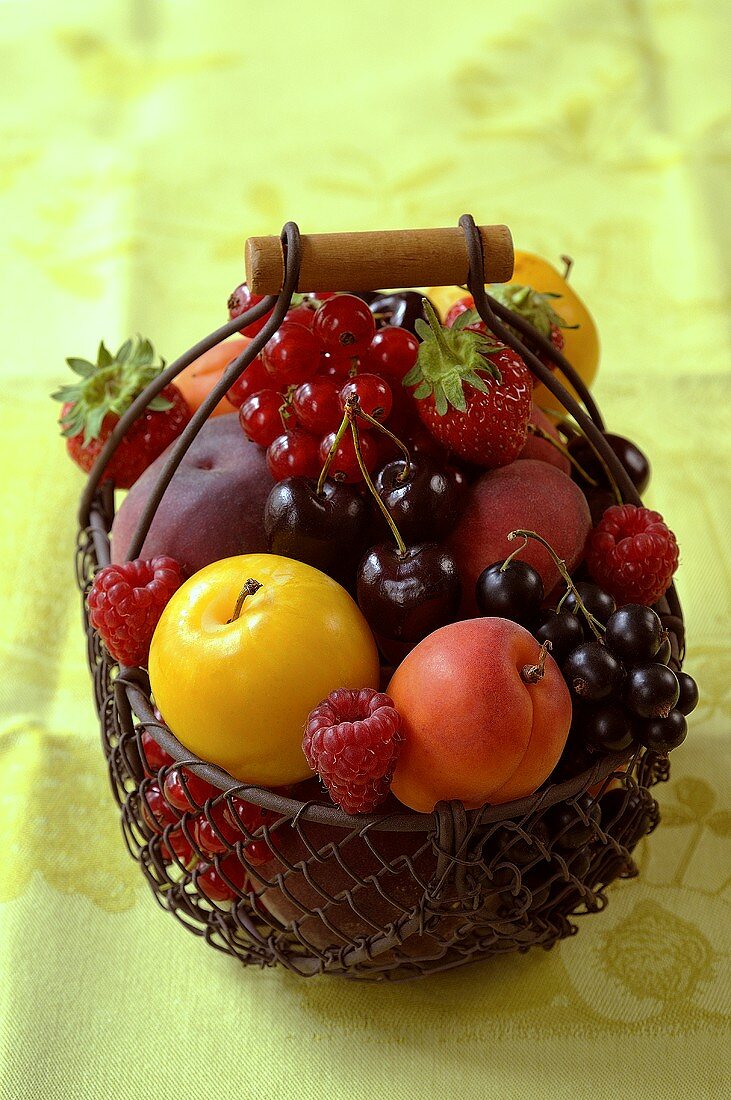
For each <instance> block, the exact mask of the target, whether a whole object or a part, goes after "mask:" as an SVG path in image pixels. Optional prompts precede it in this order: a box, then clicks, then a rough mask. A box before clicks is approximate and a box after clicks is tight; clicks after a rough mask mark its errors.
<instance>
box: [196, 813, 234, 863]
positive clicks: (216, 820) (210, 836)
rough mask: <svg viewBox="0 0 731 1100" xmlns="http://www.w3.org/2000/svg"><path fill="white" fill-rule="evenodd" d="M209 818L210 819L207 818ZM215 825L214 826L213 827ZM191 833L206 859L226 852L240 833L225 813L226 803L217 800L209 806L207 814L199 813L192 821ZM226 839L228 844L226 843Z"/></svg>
mask: <svg viewBox="0 0 731 1100" xmlns="http://www.w3.org/2000/svg"><path fill="white" fill-rule="evenodd" d="M209 818H210V820H209ZM214 826H215V828H214ZM193 835H194V836H195V839H196V843H197V845H198V847H199V848H200V850H201V851H202V852H203V854H204V856H205V857H206V858H207V859H213V857H214V856H216V855H220V854H221V852H227V851H229V849H230V848H231V847H232V846H233V845H234V844H236V842H237V841H239V840H241V833H240V832H239V830H238V829H237V828H236V827H235V826H234V825H232V824H231V822H230V821H229V819H228V817H227V815H226V805H225V803H223V802H219V803H217V804H216V805H214V806H211V808H210V810H209V812H208V814H200V815H199V816H198V817H197V818H196V819H195V821H194V822H193ZM226 841H228V844H227V843H226Z"/></svg>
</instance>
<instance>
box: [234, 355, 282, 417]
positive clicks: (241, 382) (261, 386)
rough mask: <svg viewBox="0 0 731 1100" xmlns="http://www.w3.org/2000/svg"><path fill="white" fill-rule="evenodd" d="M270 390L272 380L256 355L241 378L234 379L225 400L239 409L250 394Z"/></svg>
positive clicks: (259, 357)
mask: <svg viewBox="0 0 731 1100" xmlns="http://www.w3.org/2000/svg"><path fill="white" fill-rule="evenodd" d="M271 388H272V380H271V378H270V376H269V373H268V372H267V369H266V367H265V366H264V364H263V363H262V361H261V356H260V355H257V357H256V359H253V360H252V362H251V363H249V365H248V367H247V368H246V370H245V371H244V373H243V374H242V375H241V377H240V378H237V379H236V381H235V382H234V384H233V386H232V387H231V389H230V390H229V391H228V392H227V394H226V398H227V400H228V401H229V402H230V404H232V405H233V406H234V407H235V408H237V409H240V408H241V406H242V405H243V403H244V401H246V400H247V398H249V397H251V396H252V394H255V393H260V392H261V390H269V389H271Z"/></svg>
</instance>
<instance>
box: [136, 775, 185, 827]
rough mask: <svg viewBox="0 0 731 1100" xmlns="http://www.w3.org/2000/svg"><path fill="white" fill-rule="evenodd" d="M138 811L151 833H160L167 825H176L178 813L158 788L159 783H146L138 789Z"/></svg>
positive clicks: (178, 817)
mask: <svg viewBox="0 0 731 1100" xmlns="http://www.w3.org/2000/svg"><path fill="white" fill-rule="evenodd" d="M140 813H141V814H142V818H143V821H144V822H145V824H146V825H147V826H148V828H149V829H151V830H152V831H153V833H161V832H162V831H163V829H164V828H165V827H166V826H167V825H177V823H178V821H179V820H180V815H179V814H178V813H177V812H176V811H175V810H174V809H173V807H172V806H171V805H170V803H169V802H168V800H167V799H166V798H165V795H164V794H163V793H162V791H161V790H160V784H159V783H148V784H147V785H146V787H144V788H141V789H140Z"/></svg>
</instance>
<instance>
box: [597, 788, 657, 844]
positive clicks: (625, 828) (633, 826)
mask: <svg viewBox="0 0 731 1100" xmlns="http://www.w3.org/2000/svg"><path fill="white" fill-rule="evenodd" d="M651 803H652V800H651V799H650V797H649V795H646V794H645V795H643V794H641V793H640V791H638V790H637V791H635V790H632V791H630V790H628V789H627V788H626V787H614V788H613V789H612V790H610V791H605V793H604V794H603V795H602V796H601V798H600V799H599V805H600V806H601V809H602V827H603V828H604V831H605V832H607V833H610V834H611V836H613V837H614V839H615V840H617V841H619V843H620V844H624V846H625V847H626V848H633V847H634V846H635V844H636V843H637V841H638V840H639V839H640V837H643V836H645V834H646V833H648V832H649V831H650V827H651V825H652V815H651V813H650V808H651Z"/></svg>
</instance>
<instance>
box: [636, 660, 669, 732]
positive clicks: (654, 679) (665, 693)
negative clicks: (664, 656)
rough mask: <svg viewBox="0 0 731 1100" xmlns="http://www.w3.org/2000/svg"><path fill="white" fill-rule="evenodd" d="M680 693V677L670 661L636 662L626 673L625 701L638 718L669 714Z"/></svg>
mask: <svg viewBox="0 0 731 1100" xmlns="http://www.w3.org/2000/svg"><path fill="white" fill-rule="evenodd" d="M679 693H680V688H679V685H678V678H677V676H676V675H675V673H674V672H673V670H672V669H671V668H668V667H667V665H659V664H657V663H656V662H652V663H650V664H646V665H635V667H634V668H631V669H630V670H629V672H628V673H627V679H626V682H625V694H624V698H625V703H626V705H627V706H628V707H629V709H630V710H631V711H632V713H633V714H636V715H637V717H638V718H667V716H668V714H669V713H670V711H671V710H672V709H673V707H674V706H675V704H676V703H677V701H678V695H679Z"/></svg>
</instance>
